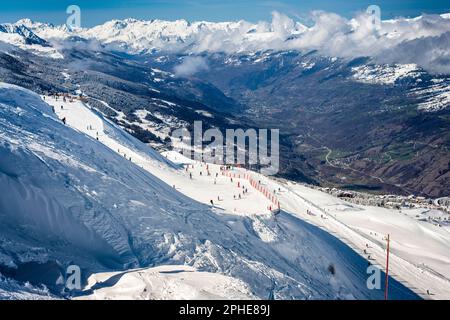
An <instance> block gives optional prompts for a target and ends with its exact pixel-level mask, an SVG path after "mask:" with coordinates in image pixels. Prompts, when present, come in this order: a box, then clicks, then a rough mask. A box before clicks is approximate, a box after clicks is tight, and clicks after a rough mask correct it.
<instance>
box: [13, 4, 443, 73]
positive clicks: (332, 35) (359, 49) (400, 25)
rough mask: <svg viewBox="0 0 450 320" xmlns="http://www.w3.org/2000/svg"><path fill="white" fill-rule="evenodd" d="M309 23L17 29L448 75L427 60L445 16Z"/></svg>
mask: <svg viewBox="0 0 450 320" xmlns="http://www.w3.org/2000/svg"><path fill="white" fill-rule="evenodd" d="M311 18H312V21H313V22H314V23H313V25H312V26H306V25H304V24H302V23H301V22H299V21H295V20H293V19H291V18H289V17H287V16H285V15H283V14H280V13H277V12H275V13H273V18H272V21H271V22H267V21H262V22H259V23H250V22H247V21H243V20H241V21H235V22H206V21H201V22H188V21H186V20H176V21H163V20H150V21H143V20H136V19H125V20H112V21H109V22H106V23H105V24H103V25H99V26H95V27H93V28H85V29H79V30H77V31H74V32H69V31H68V30H67V28H66V27H65V26H53V25H51V24H44V23H34V22H32V21H30V20H28V19H25V20H20V21H18V22H17V23H16V25H23V26H26V27H27V28H29V29H31V30H33V32H35V33H36V34H37V35H38V36H40V37H41V38H43V39H47V40H49V41H50V40H52V41H61V40H64V39H68V38H70V37H71V36H77V37H82V38H85V39H90V40H94V41H98V42H100V43H101V44H103V45H107V46H109V47H110V48H112V49H116V50H118V49H119V50H126V51H128V52H132V53H142V52H145V53H146V52H153V51H154V50H157V51H169V52H177V53H178V52H183V53H201V52H226V53H240V52H255V51H262V50H277V51H283V50H300V51H302V50H314V49H316V50H319V51H320V52H321V53H322V54H324V55H326V56H332V57H334V56H337V57H360V56H372V57H379V58H380V59H388V60H389V59H391V60H392V61H385V62H387V63H391V62H392V63H394V62H395V63H415V62H417V63H419V62H420V64H421V66H422V67H424V68H426V69H427V70H432V71H433V72H450V69H449V68H445V65H444V69H443V68H442V66H441V63H440V62H439V61H437V60H436V59H431V58H432V56H434V54H433V52H434V51H433V50H434V49H433V47H434V46H439V45H442V40H439V39H437V37H439V36H442V35H445V34H446V33H447V32H450V19H449V14H443V15H423V16H419V17H416V18H414V19H405V18H398V19H395V20H387V21H382V22H381V27H380V29H379V30H375V29H374V28H373V27H371V25H370V23H368V22H369V21H372V20H371V19H372V18H371V17H369V16H368V15H367V14H359V15H357V16H355V17H354V18H353V19H346V18H343V17H340V16H339V15H337V14H333V13H326V12H313V13H312V14H311ZM434 38H436V39H434ZM411 41H419V42H424V41H428V42H427V45H426V46H422V47H423V48H422V47H421V46H420V45H418V46H417V48H419V49H420V48H421V49H420V50H423V51H424V52H423V54H418V57H408V60H409V61H406V58H405V61H404V62H403V61H401V60H402V54H405V57H406V56H408V55H410V53H407V52H404V53H402V52H400V53H397V52H396V51H395V48H397V46H400V45H403V44H404V43H408V42H411ZM433 43H434V44H433ZM430 44H431V45H430ZM447 49H448V48H447ZM392 50H394V51H395V52H396V56H395V59H394V57H393V55H392V54H390V55H386V54H385V53H386V52H388V51H392ZM447 52H448V51H447ZM426 53H427V54H426ZM441 54H442V53H441ZM427 55H429V56H430V59H429V60H428V61H427V59H424V58H423V56H427ZM389 56H392V57H390V58H389ZM411 60H413V61H411ZM414 60H417V61H414ZM424 60H425V61H424Z"/></svg>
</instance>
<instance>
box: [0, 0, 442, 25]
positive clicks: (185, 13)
mask: <svg viewBox="0 0 450 320" xmlns="http://www.w3.org/2000/svg"><path fill="white" fill-rule="evenodd" d="M0 4H1V7H0V23H3V22H15V21H17V20H18V19H21V18H25V17H26V18H30V19H32V20H36V21H42V22H51V23H55V24H62V23H64V22H65V21H66V18H67V15H66V13H65V10H66V8H67V6H68V5H71V4H76V5H78V6H80V8H81V9H82V25H83V26H84V27H89V26H93V25H97V24H100V23H103V22H105V21H108V20H111V19H124V18H129V17H132V18H137V19H145V20H150V19H168V20H174V19H180V18H183V19H187V20H190V21H195V20H209V21H228V20H239V19H244V20H248V21H253V22H256V21H258V20H270V13H271V12H272V11H274V10H277V11H279V12H282V13H285V14H287V15H290V16H293V17H300V18H302V17H306V16H307V14H308V12H310V11H311V10H325V11H331V12H336V13H339V14H341V15H343V16H346V17H350V16H352V15H354V14H355V13H356V12H358V11H363V10H365V8H367V7H368V6H369V5H371V4H376V5H379V6H380V7H381V10H382V17H383V18H384V19H385V18H393V17H397V16H417V15H420V14H421V13H443V12H450V1H449V0H445V1H444V0H379V1H376V0H371V1H370V0H369V1H366V0H346V1H343V0H128V1H124V0H108V1H96V0H70V1H66V0H39V1H36V0H7V1H5V0H0Z"/></svg>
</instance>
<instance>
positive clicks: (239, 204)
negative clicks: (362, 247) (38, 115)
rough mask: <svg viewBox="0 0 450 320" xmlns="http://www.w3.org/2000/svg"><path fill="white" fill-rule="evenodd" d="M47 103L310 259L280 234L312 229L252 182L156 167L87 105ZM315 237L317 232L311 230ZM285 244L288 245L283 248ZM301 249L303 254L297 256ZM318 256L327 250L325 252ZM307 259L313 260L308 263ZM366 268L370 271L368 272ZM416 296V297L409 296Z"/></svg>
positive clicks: (212, 168) (181, 165)
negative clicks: (281, 211) (276, 208)
mask: <svg viewBox="0 0 450 320" xmlns="http://www.w3.org/2000/svg"><path fill="white" fill-rule="evenodd" d="M46 101H47V102H48V103H49V104H52V105H54V106H55V111H56V113H57V114H58V116H59V117H60V118H66V119H67V124H68V125H69V126H72V127H74V128H75V129H77V130H80V131H81V132H85V133H86V134H88V135H90V136H91V137H93V138H94V137H95V138H96V139H97V138H98V141H99V142H101V143H102V144H104V145H105V146H108V147H109V148H110V149H111V150H113V151H116V152H117V153H119V154H120V155H122V156H123V157H124V158H125V159H128V160H129V161H130V162H132V163H134V164H136V165H138V166H140V167H141V168H143V169H144V170H146V171H148V172H150V173H151V174H152V175H154V176H156V177H158V178H160V179H161V180H162V181H165V182H166V183H167V184H168V185H170V186H172V188H174V189H175V190H177V191H178V192H181V193H183V194H185V195H186V196H188V197H190V198H192V199H194V200H196V201H198V202H201V203H203V204H206V205H210V203H211V200H213V203H214V206H211V210H212V211H213V212H214V213H215V214H217V215H229V216H237V217H240V218H242V217H244V218H249V219H250V221H249V222H246V223H245V224H246V226H245V227H246V229H248V230H249V231H250V232H251V233H252V235H254V236H256V237H257V238H258V239H259V240H260V241H261V242H262V243H266V244H270V245H272V246H275V247H276V248H277V250H278V253H279V252H280V250H282V251H281V253H279V254H281V255H283V256H287V257H289V258H290V259H292V257H296V258H295V259H294V261H295V260H296V259H297V260H300V261H301V260H302V259H305V257H303V255H304V253H303V252H304V251H305V247H304V245H303V244H301V243H300V244H298V245H296V244H295V242H296V241H297V240H296V241H294V242H292V243H290V244H288V243H284V242H285V241H286V239H287V237H286V235H285V234H283V232H280V229H281V228H282V227H281V226H280V224H286V225H287V226H289V228H291V229H292V232H293V233H294V234H295V233H296V232H299V233H300V232H301V231H299V230H296V228H299V227H301V228H303V227H305V226H306V225H304V224H303V223H302V221H299V220H296V219H294V220H293V221H292V219H293V217H292V216H289V215H281V216H278V217H275V216H274V215H273V214H272V212H271V211H270V210H269V209H268V207H269V206H273V204H272V203H271V202H270V201H268V200H267V198H266V197H264V196H263V195H262V194H261V193H259V192H258V191H257V190H255V189H253V188H252V187H251V186H250V185H249V184H248V181H245V180H241V179H234V180H233V182H232V181H231V179H230V178H228V177H226V176H223V175H222V174H221V170H220V166H218V165H213V164H205V163H199V162H196V161H192V160H190V159H186V158H185V157H183V156H182V155H180V154H178V153H176V152H167V153H165V154H164V156H165V157H166V158H167V159H168V160H170V161H169V162H168V163H169V164H170V163H172V165H167V164H163V162H159V161H158V162H155V161H154V160H153V157H149V156H148V154H147V153H148V150H149V149H150V148H147V147H144V146H142V145H139V146H138V148H136V145H131V144H130V141H129V140H127V139H125V137H124V136H123V135H122V134H121V130H120V129H118V128H116V127H115V125H114V124H112V123H110V122H109V121H107V120H105V119H104V118H103V117H102V116H101V115H100V114H98V113H97V112H96V111H94V110H91V109H90V108H89V107H88V106H86V105H84V104H83V103H81V102H79V101H74V102H73V103H70V102H69V103H63V108H62V109H61V108H59V107H58V106H59V104H61V101H58V102H57V101H55V100H52V98H50V97H46ZM174 163H175V164H178V166H175V165H173V164H174ZM186 168H187V169H186ZM208 171H209V172H210V175H208V174H207V172H208ZM191 175H192V179H191ZM262 178H264V177H262ZM238 183H239V187H238ZM242 187H244V188H247V190H248V193H246V194H245V195H244V194H243V193H242ZM274 187H275V186H274ZM239 195H241V199H239ZM246 220H247V219H246ZM280 221H281V222H280ZM234 224H235V223H234V222H233V225H234ZM308 228H309V226H308ZM294 230H296V231H294ZM311 230H313V231H312V232H316V231H315V229H311ZM309 232H311V231H310V230H309ZM302 233H304V232H302ZM320 236H321V237H323V236H324V235H323V234H322V233H320ZM333 241H334V239H333ZM280 242H281V243H282V245H280ZM333 245H334V244H333ZM296 250H298V251H297V252H296ZM306 250H308V252H309V250H310V248H308V247H306ZM334 250H336V249H333V251H334ZM346 250H347V249H346ZM348 251H351V250H348ZM318 252H323V251H322V250H319V251H318ZM299 253H300V256H299ZM328 255H329V254H328V253H325V256H328ZM351 255H352V256H353V255H354V256H353V257H352V259H350V261H346V262H345V263H346V264H348V263H354V262H355V261H353V260H354V259H356V260H359V261H358V262H356V263H359V264H360V267H361V269H360V270H359V272H361V271H364V272H365V267H366V266H367V265H366V263H367V262H366V261H365V260H364V259H362V257H359V256H357V255H356V254H354V253H353V252H352V253H351ZM284 259H285V258H284ZM305 260H306V261H307V260H308V259H305ZM306 263H307V262H306ZM325 264H326V263H325ZM362 266H365V267H364V268H363V267H362ZM313 269H314V268H313ZM359 276H360V277H361V280H360V281H363V280H364V281H365V279H366V277H367V276H366V274H360V275H359ZM399 291H400V292H401V289H399ZM394 292H395V290H394ZM380 294H381V293H380V292H378V295H379V296H378V297H380V296H381V295H380ZM398 294H399V293H398V292H397V293H394V296H395V295H397V297H398ZM400 296H401V294H400ZM407 296H408V295H407ZM411 296H412V295H410V296H409V297H411ZM349 297H353V298H356V296H353V295H352V294H350V295H347V296H346V297H345V298H349Z"/></svg>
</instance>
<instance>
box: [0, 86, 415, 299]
mask: <svg viewBox="0 0 450 320" xmlns="http://www.w3.org/2000/svg"><path fill="white" fill-rule="evenodd" d="M0 104H1V108H0V136H1V140H0V141H1V142H0V154H1V157H0V192H1V193H2V194H8V195H9V197H1V198H0V225H1V232H0V237H1V238H0V264H1V265H2V266H3V267H5V266H8V267H9V268H11V269H14V268H16V267H19V269H20V266H22V265H23V264H25V263H27V262H32V261H34V262H36V261H37V262H51V261H58V262H59V263H60V264H62V265H66V264H68V263H75V264H78V265H80V266H81V267H82V268H83V272H84V273H87V275H89V274H90V273H91V272H101V271H110V270H125V269H129V268H134V267H147V266H157V265H169V264H172V265H189V266H192V267H195V268H196V269H197V270H199V271H209V272H213V273H220V274H224V275H229V276H232V277H234V278H237V279H240V280H242V281H244V282H245V283H246V284H247V285H248V287H249V288H250V290H251V293H252V294H253V295H255V296H256V297H259V298H280V299H292V298H296V299H336V298H344V299H345V298H367V299H381V298H382V297H383V294H382V292H380V291H370V290H368V289H367V287H366V279H367V274H366V267H367V262H366V261H365V260H364V259H363V258H362V257H361V256H359V255H358V254H356V253H355V252H354V251H353V250H351V249H350V248H349V247H348V246H346V245H345V244H343V243H342V242H340V241H338V240H337V239H336V238H335V237H333V236H331V235H329V234H327V233H325V232H323V231H321V230H320V229H317V228H315V227H313V226H311V225H308V224H307V223H305V222H303V221H302V220H300V219H298V218H296V217H294V216H291V215H287V214H282V215H280V216H279V217H278V218H275V217H271V216H265V215H262V216H254V215H249V216H239V215H230V214H229V213H228V212H226V211H223V212H221V211H220V210H211V209H210V208H209V207H207V206H205V205H202V204H200V203H198V202H195V201H193V200H191V199H189V198H187V197H186V196H184V195H182V194H181V193H179V192H178V191H177V190H174V188H172V187H169V186H168V185H167V184H165V183H164V182H162V181H161V180H159V179H157V178H155V176H154V175H152V174H150V173H149V172H148V170H143V169H142V168H140V167H139V166H138V165H136V164H134V163H133V162H130V161H129V160H128V159H125V157H123V156H121V155H119V154H117V152H115V151H113V150H111V149H109V148H106V147H105V146H104V145H102V144H101V143H99V142H98V141H96V139H95V138H93V137H90V136H89V135H87V134H85V133H83V132H80V131H79V130H76V129H73V128H70V127H66V126H64V125H63V124H62V123H61V122H60V121H59V119H57V117H56V116H55V115H54V114H53V112H52V110H51V108H50V106H48V105H47V104H46V103H44V102H43V101H42V100H41V98H40V97H39V96H37V95H35V94H33V93H31V92H29V91H27V90H24V89H21V88H18V87H15V86H10V85H5V84H1V86H0ZM68 120H70V119H68ZM68 124H69V125H70V121H68ZM108 128H109V130H120V129H118V128H116V127H113V126H110V127H108ZM118 135H119V134H118V133H117V134H115V133H111V134H110V136H118ZM130 139H131V138H130ZM144 149H145V148H144V147H142V150H144ZM142 150H141V151H139V152H142ZM150 150H151V149H149V152H148V153H147V157H150V158H152V153H151V152H150ZM150 163H151V165H154V170H169V171H172V170H174V169H173V168H172V166H169V165H168V163H167V162H164V161H160V159H158V158H152V161H151V162H150ZM256 222H257V223H259V229H261V228H262V229H266V230H267V232H268V233H273V234H276V237H275V238H274V239H273V240H272V241H270V242H268V241H267V240H266V241H264V239H262V238H261V237H260V235H259V234H258V232H257V231H256V228H255V223H256ZM330 265H333V266H334V269H335V272H334V274H332V273H331V272H330V271H329V267H330ZM30 280H32V279H30ZM391 284H392V286H393V289H392V297H393V298H415V297H417V296H415V295H414V294H413V293H412V292H411V291H410V290H409V289H407V288H406V287H404V286H403V285H401V284H399V283H398V282H396V281H394V280H392V282H391Z"/></svg>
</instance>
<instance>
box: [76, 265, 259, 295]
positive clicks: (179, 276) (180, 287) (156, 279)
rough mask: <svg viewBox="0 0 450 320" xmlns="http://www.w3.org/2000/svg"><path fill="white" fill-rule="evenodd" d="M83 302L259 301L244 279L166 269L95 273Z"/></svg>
mask: <svg viewBox="0 0 450 320" xmlns="http://www.w3.org/2000/svg"><path fill="white" fill-rule="evenodd" d="M75 299H79V300H104V299H112V300H115V299H134V300H170V299H175V300H211V299H214V300H215V299H220V300H242V299H245V300H249V299H256V297H255V296H253V295H252V294H251V291H250V290H249V288H248V286H247V285H246V284H245V283H243V282H242V281H240V280H237V279H233V278H231V277H226V276H223V275H220V274H215V273H209V272H197V271H196V270H195V269H194V268H192V267H188V266H162V267H156V268H149V269H137V270H130V271H126V272H111V273H101V274H94V275H92V276H91V277H90V278H89V281H88V285H87V286H86V288H85V290H84V294H83V295H81V296H79V297H77V298H75Z"/></svg>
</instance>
